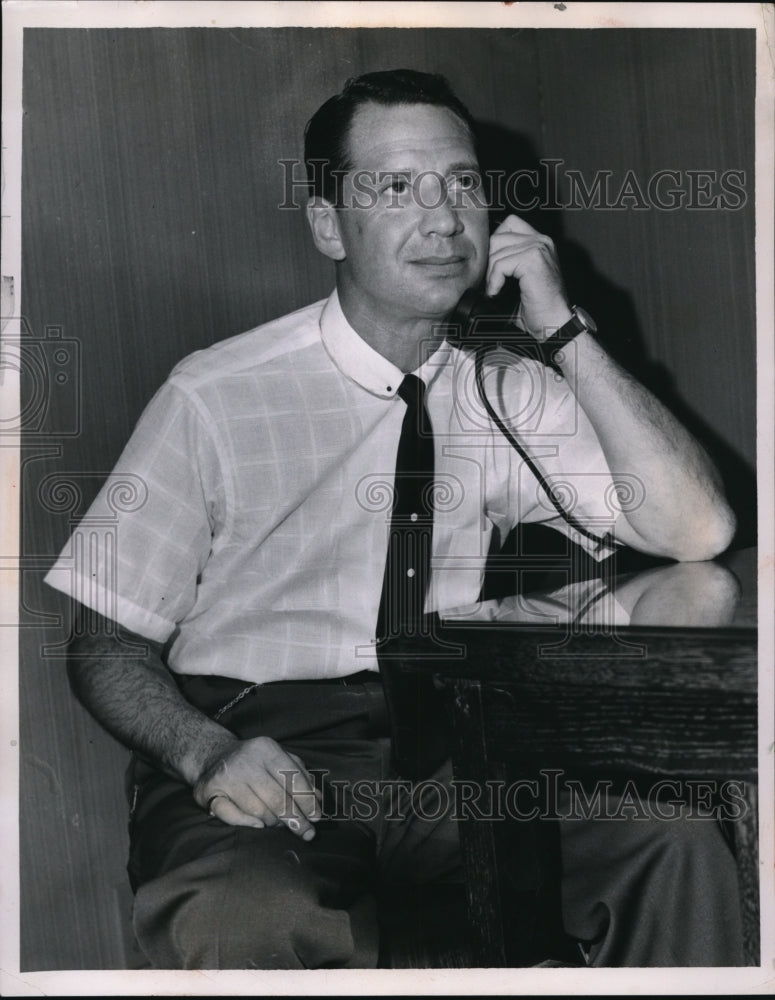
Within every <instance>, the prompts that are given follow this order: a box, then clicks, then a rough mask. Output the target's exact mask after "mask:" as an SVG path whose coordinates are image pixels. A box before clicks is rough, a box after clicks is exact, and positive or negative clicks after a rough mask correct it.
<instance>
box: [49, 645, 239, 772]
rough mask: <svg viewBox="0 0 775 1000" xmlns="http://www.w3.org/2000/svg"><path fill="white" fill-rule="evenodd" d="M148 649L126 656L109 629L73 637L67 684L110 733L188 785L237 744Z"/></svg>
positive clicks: (149, 647)
mask: <svg viewBox="0 0 775 1000" xmlns="http://www.w3.org/2000/svg"><path fill="white" fill-rule="evenodd" d="M135 638H136V641H138V642H143V640H142V639H141V638H140V637H135ZM147 645H148V653H147V655H137V654H132V653H129V654H128V653H127V647H126V645H123V644H119V642H118V640H117V639H116V638H115V636H114V635H112V634H110V630H108V629H99V630H98V631H97V634H93V635H87V636H83V637H81V638H79V639H76V640H75V641H74V643H73V644H72V646H71V649H70V658H69V662H68V673H69V676H70V683H71V686H72V688H73V691H74V692H75V694H76V696H77V697H78V699H79V701H81V703H82V704H83V705H84V706H85V707H86V708H87V709H88V710H89V711H90V712H91V714H92V715H93V716H94V717H95V718H96V719H97V721H98V722H99V723H100V724H101V725H102V726H104V728H105V729H106V730H107V731H108V732H109V733H111V734H112V735H113V736H115V737H116V738H117V739H118V740H120V741H121V742H122V743H124V744H125V745H126V746H128V747H130V748H131V749H133V750H136V751H137V752H139V753H141V754H142V755H143V756H145V757H147V758H148V759H150V760H152V761H153V762H154V763H155V764H157V765H158V766H159V767H161V768H162V769H163V770H164V771H166V772H167V773H168V774H170V775H172V776H173V777H175V778H178V779H182V780H183V781H186V782H187V783H188V784H190V785H193V784H195V782H196V781H197V780H198V779H199V777H200V775H201V774H202V773H203V771H204V770H206V768H207V767H208V766H209V764H210V763H211V762H212V761H213V760H214V759H217V758H218V757H219V756H221V755H222V754H224V753H226V752H227V751H228V750H229V749H231V748H232V747H233V746H234V745H235V744H236V743H237V742H238V741H237V739H236V737H235V736H234V735H233V734H232V733H230V732H229V731H228V730H227V729H224V728H223V727H222V726H219V725H218V724H217V723H215V722H213V721H212V720H211V719H209V718H208V717H207V716H206V715H204V714H203V713H202V712H200V711H198V710H197V709H196V708H194V706H193V705H191V704H189V703H188V702H187V701H186V700H185V699H184V698H183V696H182V695H181V693H180V691H179V690H178V687H177V685H176V683H175V681H174V679H173V677H172V676H171V674H170V673H169V671H168V670H167V668H166V667H165V666H164V664H163V663H162V661H161V658H160V656H159V651H158V648H156V647H154V646H153V644H151V643H148V644H147Z"/></svg>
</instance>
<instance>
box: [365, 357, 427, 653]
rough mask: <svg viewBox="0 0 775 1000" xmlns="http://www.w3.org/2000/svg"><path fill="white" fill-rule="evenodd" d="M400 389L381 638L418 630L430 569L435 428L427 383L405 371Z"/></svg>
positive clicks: (378, 629)
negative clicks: (403, 408) (401, 413)
mask: <svg viewBox="0 0 775 1000" xmlns="http://www.w3.org/2000/svg"><path fill="white" fill-rule="evenodd" d="M398 395H399V396H400V397H401V399H403V401H404V402H405V403H406V413H405V415H404V422H403V425H402V427H401V437H400V439H399V442H398V452H397V454H396V473H395V485H394V489H393V510H392V515H391V522H390V535H389V537H388V549H387V559H386V561H385V576H384V579H383V583H382V598H381V601H380V607H379V615H378V618H377V638H378V639H379V640H384V639H389V638H391V637H393V636H397V635H407V634H410V635H413V634H417V632H418V630H419V628H420V621H421V619H422V614H423V608H424V605H425V595H426V593H427V590H428V582H429V579H430V570H431V541H432V537H433V434H432V429H431V423H430V418H429V417H428V411H427V409H426V407H425V383H424V382H423V381H422V380H421V379H419V378H417V376H416V375H405V376H404V380H403V382H402V383H401V385H400V386H399V388H398Z"/></svg>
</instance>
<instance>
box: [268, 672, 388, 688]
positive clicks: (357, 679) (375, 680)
mask: <svg viewBox="0 0 775 1000" xmlns="http://www.w3.org/2000/svg"><path fill="white" fill-rule="evenodd" d="M379 683H380V674H379V671H378V670H359V671H358V673H357V674H347V675H346V676H345V677H323V678H312V677H309V678H306V679H303V680H291V681H267V682H266V684H265V685H264V686H269V685H270V684H271V685H273V686H274V685H276V684H345V685H347V684H379Z"/></svg>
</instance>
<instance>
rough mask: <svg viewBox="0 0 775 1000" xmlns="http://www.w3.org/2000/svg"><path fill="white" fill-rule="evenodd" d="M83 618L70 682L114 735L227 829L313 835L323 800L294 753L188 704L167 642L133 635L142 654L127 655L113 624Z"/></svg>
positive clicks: (88, 615)
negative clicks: (283, 829)
mask: <svg viewBox="0 0 775 1000" xmlns="http://www.w3.org/2000/svg"><path fill="white" fill-rule="evenodd" d="M81 615H82V618H81V620H80V621H79V625H78V628H77V630H76V638H75V639H74V640H73V642H72V643H71V646H70V650H69V653H70V657H69V660H68V675H69V677H70V683H71V685H72V687H73V691H74V692H75V694H76V696H77V697H78V699H79V700H80V701H81V703H82V704H83V705H84V706H85V707H86V708H87V709H88V710H89V711H90V712H91V713H92V715H93V716H94V717H95V719H97V720H98V721H99V722H100V723H101V724H102V725H103V726H104V728H105V729H106V730H107V731H108V732H109V733H112V735H113V736H115V737H116V738H117V739H119V740H121V742H122V743H124V745H125V746H128V747H130V748H131V749H132V750H135V751H136V752H137V753H139V754H140V755H141V756H143V757H144V758H145V759H147V760H149V761H151V762H153V763H154V764H155V765H156V766H157V767H158V768H160V769H161V770H163V771H164V772H165V773H166V774H169V775H170V776H171V777H173V778H175V779H176V780H178V781H183V782H185V783H186V784H188V785H190V786H191V787H192V788H193V793H194V798H195V800H196V802H197V803H198V804H199V805H200V806H202V808H203V809H208V810H209V811H211V812H212V814H213V815H214V816H217V817H218V819H221V820H223V822H224V823H229V824H231V825H233V826H253V827H263V826H275V825H276V824H277V823H284V824H285V825H286V826H287V827H288V829H289V830H291V831H292V832H293V833H295V834H296V835H297V836H299V837H302V838H303V839H304V840H311V839H312V838H313V837H314V836H315V829H314V826H313V824H314V823H315V822H316V821H317V820H318V819H320V818H321V815H322V810H321V806H320V798H319V794H318V792H317V791H316V790H315V786H314V783H313V781H312V778H311V777H310V774H309V772H308V771H307V769H306V768H305V766H304V764H303V763H302V761H301V760H299V758H298V757H296V756H295V754H289V753H286V751H285V750H283V749H282V748H281V747H280V746H279V745H278V744H277V743H276V742H275V741H274V740H272V739H270V738H269V737H266V736H262V737H257V738H255V739H250V740H239V739H238V738H237V737H236V736H235V735H234V734H233V733H231V732H229V730H228V729H225V728H224V727H223V726H221V725H220V724H219V723H217V722H215V721H214V720H213V719H210V718H208V716H206V715H205V714H203V713H202V712H201V711H200V710H199V709H198V708H195V707H194V706H193V705H192V704H190V702H188V701H186V699H185V698H184V697H183V695H182V694H181V692H180V688H179V687H178V685H177V683H176V681H175V680H174V678H173V677H172V674H171V673H170V671H169V670H168V669H167V667H166V666H165V664H164V663H163V662H162V658H161V645H160V644H159V643H157V642H152V641H150V640H149V639H146V638H144V637H143V636H140V635H135V634H133V633H130V632H126V633H125V634H126V636H128V638H129V639H130V640H131V641H132V642H133V644H134V645H135V646H136V647H137V649H138V650H139V652H138V653H137V655H134V656H133V655H128V654H127V650H126V647H125V646H123V645H122V644H121V643H120V642H119V639H118V636H117V631H116V628H115V626H114V625H112V623H110V622H108V621H106V619H104V618H103V617H102V616H101V615H99V614H97V613H96V612H92V611H89V610H88V609H86V608H84V609H82V611H81ZM143 647H145V650H144V651H143Z"/></svg>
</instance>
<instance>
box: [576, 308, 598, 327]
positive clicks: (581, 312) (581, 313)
mask: <svg viewBox="0 0 775 1000" xmlns="http://www.w3.org/2000/svg"><path fill="white" fill-rule="evenodd" d="M573 311H574V313H575V314H576V316H577V317H578V318H579V319H580V320H581V322H582V323H583V324H584V326H585V328H586V329H587V330H591V331H592V333H594V332H595V331H596V330H597V323H595V321H594V320H593V319H592V317H591V316H590V315H589V313H588V312H587V310H586V309H582V308H581V306H574V308H573Z"/></svg>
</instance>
